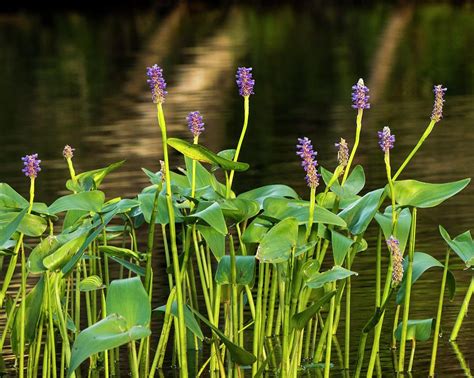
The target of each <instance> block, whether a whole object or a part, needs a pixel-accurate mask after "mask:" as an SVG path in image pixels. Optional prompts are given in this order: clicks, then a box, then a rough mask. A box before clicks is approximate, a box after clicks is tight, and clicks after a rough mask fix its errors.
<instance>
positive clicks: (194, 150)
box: [168, 138, 249, 172]
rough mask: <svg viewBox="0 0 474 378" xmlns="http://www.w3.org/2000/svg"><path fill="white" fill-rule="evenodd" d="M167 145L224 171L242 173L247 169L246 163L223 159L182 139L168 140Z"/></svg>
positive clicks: (198, 145) (202, 147) (200, 146)
mask: <svg viewBox="0 0 474 378" xmlns="http://www.w3.org/2000/svg"><path fill="white" fill-rule="evenodd" d="M168 145H169V146H170V147H173V148H174V149H175V150H177V151H179V152H181V153H182V154H183V155H184V156H187V157H189V158H191V159H193V160H198V161H201V162H203V163H209V164H216V165H218V166H219V167H221V168H222V169H224V170H226V171H231V170H233V171H237V172H243V171H246V170H247V169H249V165H248V164H247V163H241V162H234V161H232V160H228V159H224V158H222V157H220V156H218V155H217V154H215V153H214V152H212V151H210V150H208V149H207V148H206V147H204V146H202V145H200V144H191V143H189V142H187V141H185V140H182V139H178V138H169V139H168Z"/></svg>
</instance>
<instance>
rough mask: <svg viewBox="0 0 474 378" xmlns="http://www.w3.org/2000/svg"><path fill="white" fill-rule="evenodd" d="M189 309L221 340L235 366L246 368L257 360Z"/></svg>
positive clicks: (197, 313)
mask: <svg viewBox="0 0 474 378" xmlns="http://www.w3.org/2000/svg"><path fill="white" fill-rule="evenodd" d="M188 308H189V307H188ZM189 309H190V310H191V311H192V312H193V313H194V314H195V315H196V316H197V317H198V318H199V319H200V320H201V321H202V322H203V323H204V324H206V325H207V326H208V327H209V328H210V329H211V330H212V331H213V332H214V333H215V334H216V335H217V336H218V337H219V338H220V339H221V341H222V342H223V343H224V345H225V346H226V348H227V351H228V352H229V354H230V359H231V360H232V361H234V362H235V363H236V364H239V365H244V366H246V365H252V364H253V363H254V362H255V361H256V360H257V359H256V357H255V356H254V355H253V354H252V353H250V352H248V351H246V350H245V349H244V348H242V347H240V346H238V345H236V344H234V343H233V342H232V341H230V339H229V338H227V336H226V335H224V333H223V332H222V331H221V330H220V329H219V328H217V327H215V326H214V325H212V324H211V322H209V320H207V319H206V318H205V317H204V316H202V315H201V314H200V313H199V312H197V311H196V310H194V309H193V308H189Z"/></svg>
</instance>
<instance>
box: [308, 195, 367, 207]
mask: <svg viewBox="0 0 474 378" xmlns="http://www.w3.org/2000/svg"><path fill="white" fill-rule="evenodd" d="M360 198H361V197H360V196H358V195H354V196H348V197H344V198H339V197H337V196H336V194H335V193H333V192H328V193H326V194H324V193H319V194H318V195H316V203H317V204H318V205H319V206H321V207H324V208H325V209H330V210H332V209H334V208H335V206H336V200H337V201H338V202H337V207H336V208H337V209H338V210H339V209H345V208H346V207H348V206H350V205H352V204H353V203H354V202H356V201H357V200H358V199H360Z"/></svg>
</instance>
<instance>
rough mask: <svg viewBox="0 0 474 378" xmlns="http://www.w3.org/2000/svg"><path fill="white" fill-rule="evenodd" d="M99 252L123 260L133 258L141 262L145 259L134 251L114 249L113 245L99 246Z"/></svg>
mask: <svg viewBox="0 0 474 378" xmlns="http://www.w3.org/2000/svg"><path fill="white" fill-rule="evenodd" d="M99 252H102V253H106V254H108V255H110V256H115V257H121V258H133V259H135V260H138V261H141V260H143V259H144V257H143V255H142V254H141V253H139V252H135V251H132V250H131V249H128V248H120V247H114V246H111V245H101V246H99Z"/></svg>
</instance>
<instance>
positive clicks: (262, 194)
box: [237, 184, 298, 208]
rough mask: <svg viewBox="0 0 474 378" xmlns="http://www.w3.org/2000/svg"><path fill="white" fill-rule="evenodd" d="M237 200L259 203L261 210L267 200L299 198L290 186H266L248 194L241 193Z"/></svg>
mask: <svg viewBox="0 0 474 378" xmlns="http://www.w3.org/2000/svg"><path fill="white" fill-rule="evenodd" d="M237 198H242V199H248V200H251V201H257V202H258V203H259V204H260V208H263V202H264V201H265V200H266V199H267V198H293V199H296V198H298V194H297V193H296V192H295V191H294V190H293V189H292V188H290V187H289V186H286V185H278V184H277V185H265V186H261V187H259V188H255V189H252V190H249V191H248V192H244V193H241V194H239V195H238V196H237Z"/></svg>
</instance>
